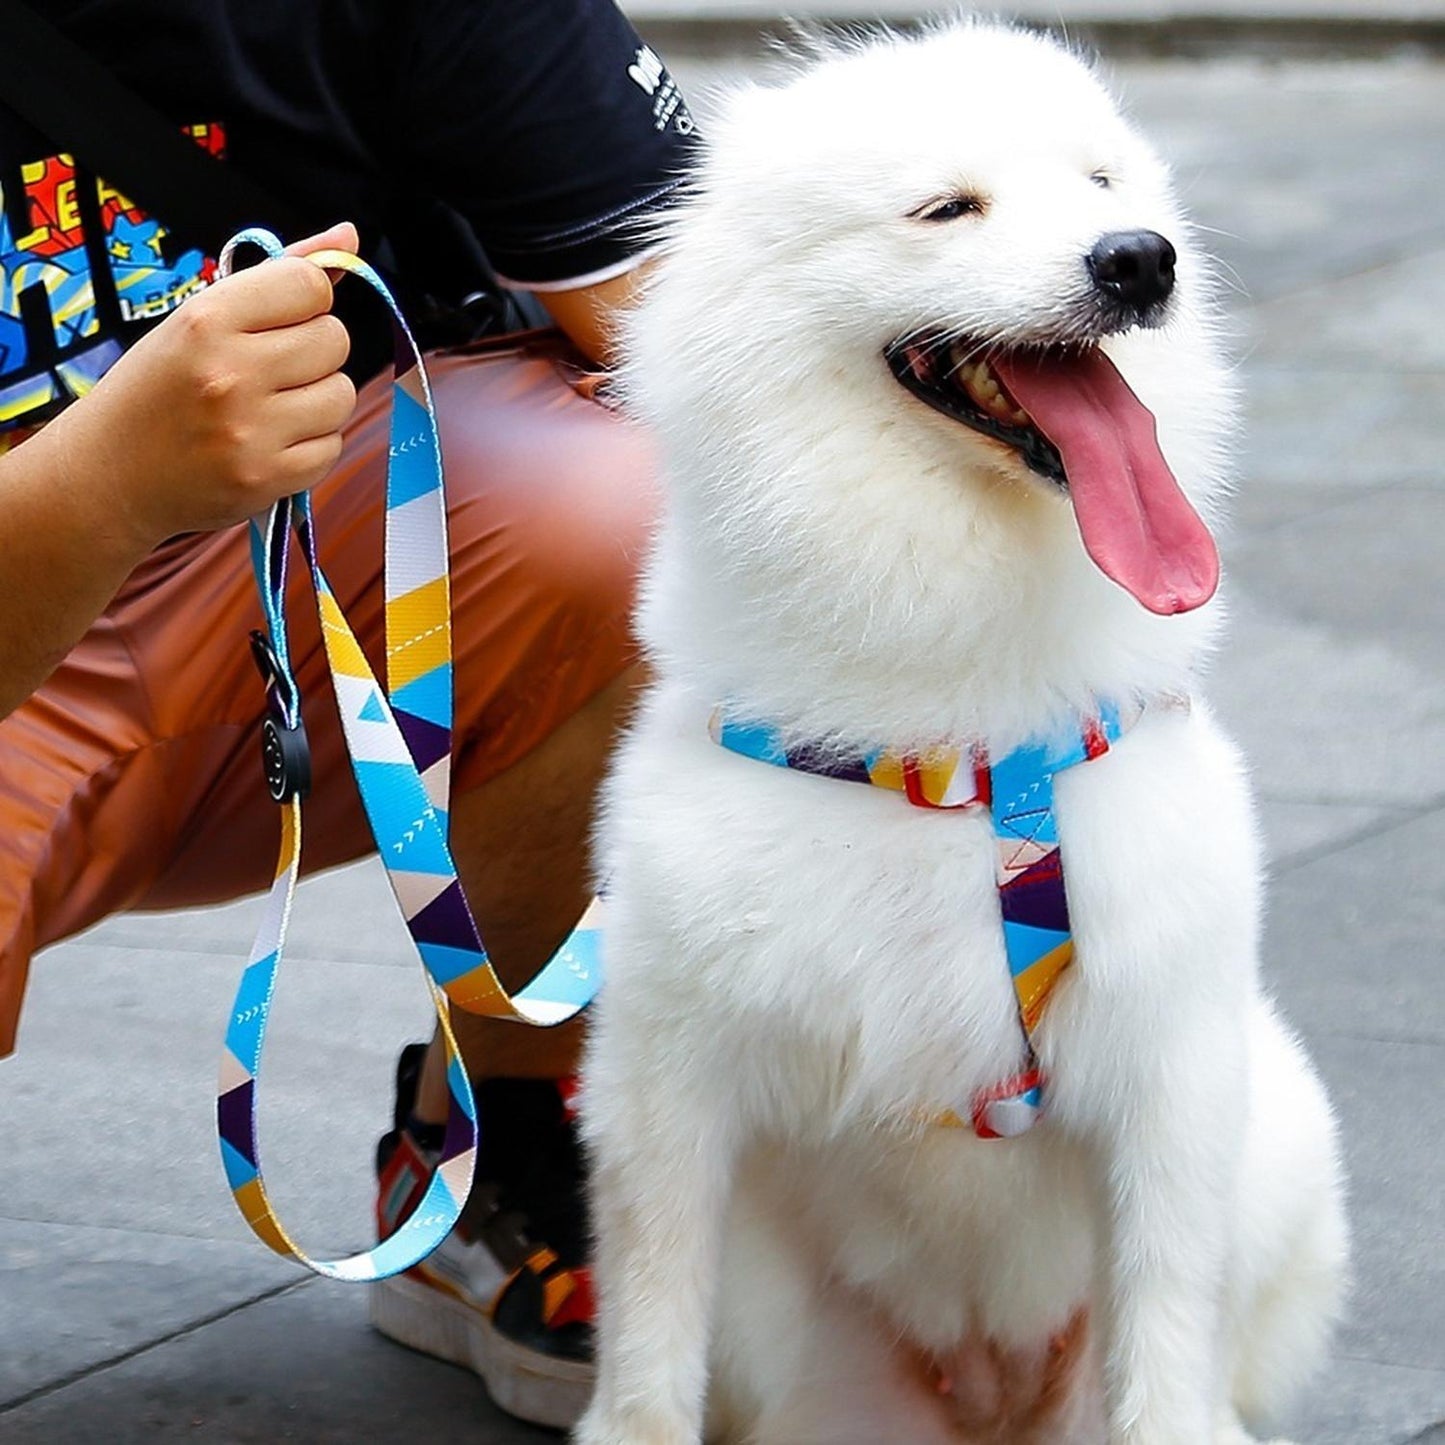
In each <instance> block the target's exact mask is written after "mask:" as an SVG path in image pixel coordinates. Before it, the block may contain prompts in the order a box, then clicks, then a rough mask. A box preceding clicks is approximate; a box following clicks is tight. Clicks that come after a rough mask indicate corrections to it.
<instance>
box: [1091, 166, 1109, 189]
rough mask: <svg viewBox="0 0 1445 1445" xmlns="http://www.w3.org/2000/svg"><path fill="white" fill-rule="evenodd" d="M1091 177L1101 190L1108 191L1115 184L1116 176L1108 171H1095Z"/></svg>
mask: <svg viewBox="0 0 1445 1445" xmlns="http://www.w3.org/2000/svg"><path fill="white" fill-rule="evenodd" d="M1089 179H1090V180H1091V181H1093V183H1094V184H1095V185H1096V186H1098V188H1099V189H1100V190H1101V191H1107V190H1108V189H1109V187H1110V186H1112V185H1113V184H1114V178H1113V177H1112V176H1111V175H1110V174H1109V173H1108V171H1095V172H1094V174H1093V175H1091V176H1090V177H1089Z"/></svg>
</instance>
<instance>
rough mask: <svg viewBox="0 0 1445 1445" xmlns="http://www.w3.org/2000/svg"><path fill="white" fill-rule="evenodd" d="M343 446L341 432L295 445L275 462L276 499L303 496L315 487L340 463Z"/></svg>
mask: <svg viewBox="0 0 1445 1445" xmlns="http://www.w3.org/2000/svg"><path fill="white" fill-rule="evenodd" d="M343 444H344V442H343V438H342V436H341V433H340V432H331V433H330V434H329V435H327V436H320V437H307V438H305V439H304V440H302V441H299V442H293V443H292V444H291V445H290V446H289V447H287V448H286V449H285V450H284V451H283V452H281V454H280V456H279V457H278V458H277V461H276V470H275V481H276V484H277V486H276V490H277V495H278V496H280V495H287V494H290V493H294V492H304V491H307V490H309V489H310V488H311V487H314V486H315V485H316V484H317V483H318V482H319V481H321V480H322V479H323V478H324V477H325V476H326V475H327V473H328V472H330V471H331V469H332V467H334V466H335V465H336V463H337V462H338V461H339V460H340V459H341V449H342V446H343Z"/></svg>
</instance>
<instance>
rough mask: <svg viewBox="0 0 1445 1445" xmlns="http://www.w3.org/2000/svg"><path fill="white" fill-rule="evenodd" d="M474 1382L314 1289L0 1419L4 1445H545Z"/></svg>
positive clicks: (358, 1294)
mask: <svg viewBox="0 0 1445 1445" xmlns="http://www.w3.org/2000/svg"><path fill="white" fill-rule="evenodd" d="M558 1439H559V1437H558V1436H557V1435H555V1434H552V1433H550V1432H547V1431H542V1430H534V1429H529V1428H528V1427H526V1426H524V1425H520V1424H518V1423H516V1422H515V1421H512V1420H510V1419H508V1418H507V1417H506V1416H504V1415H501V1414H499V1413H498V1412H497V1411H495V1410H494V1409H492V1407H491V1406H490V1405H489V1404H488V1402H487V1400H486V1397H485V1395H484V1394H483V1392H482V1389H481V1386H480V1384H479V1383H478V1381H477V1380H476V1378H475V1377H474V1376H472V1375H470V1374H468V1373H466V1372H465V1371H462V1370H458V1369H454V1368H452V1367H451V1366H448V1365H439V1364H437V1363H435V1362H434V1361H431V1360H427V1359H424V1358H423V1357H422V1356H420V1355H414V1354H411V1353H410V1352H408V1351H406V1350H401V1349H398V1348H397V1347H396V1346H395V1345H392V1344H389V1343H388V1342H386V1341H385V1340H383V1339H382V1338H381V1337H380V1336H378V1335H375V1334H373V1333H372V1332H371V1330H370V1329H369V1327H368V1326H367V1324H366V1319H365V1300H364V1297H363V1293H362V1291H360V1290H358V1289H356V1288H354V1287H347V1286H344V1285H332V1284H327V1283H324V1282H319V1281H318V1282H316V1283H308V1284H305V1285H303V1286H302V1287H300V1288H299V1289H297V1290H295V1291H293V1292H291V1293H289V1294H285V1295H282V1296H280V1297H279V1298H276V1299H272V1300H268V1301H265V1302H264V1303H261V1304H258V1305H256V1306H254V1307H252V1308H251V1309H248V1310H245V1311H242V1312H240V1313H238V1314H234V1315H231V1316H230V1317H228V1318H227V1319H225V1320H222V1321H220V1322H219V1323H217V1324H215V1325H212V1326H211V1327H210V1328H208V1329H204V1330H198V1331H195V1332H193V1333H191V1334H187V1335H184V1336H181V1337H180V1338H177V1339H175V1340H172V1341H171V1342H169V1343H167V1344H165V1345H162V1346H160V1347H159V1348H157V1349H155V1350H151V1351H149V1352H147V1353H145V1354H142V1355H139V1356H137V1357H136V1358H134V1359H131V1360H128V1361H126V1362H124V1363H123V1364H120V1365H117V1366H116V1367H114V1368H113V1369H109V1370H105V1371H102V1372H100V1373H98V1374H95V1375H92V1376H90V1377H89V1378H87V1379H84V1380H81V1381H78V1382H77V1383H75V1384H72V1385H69V1386H67V1387H66V1388H63V1389H60V1390H57V1391H56V1392H55V1393H53V1394H51V1395H48V1396H46V1397H45V1398H43V1399H38V1400H35V1401H33V1402H31V1403H30V1404H27V1405H23V1406H21V1407H20V1408H19V1409H18V1410H12V1411H10V1412H8V1413H0V1440H4V1441H5V1445H169V1442H181V1441H185V1442H186V1445H193V1442H198V1441H200V1442H215V1445H278V1442H281V1441H294V1442H299V1445H415V1442H417V1441H420V1440H446V1441H457V1442H469V1445H556V1442H557V1441H558Z"/></svg>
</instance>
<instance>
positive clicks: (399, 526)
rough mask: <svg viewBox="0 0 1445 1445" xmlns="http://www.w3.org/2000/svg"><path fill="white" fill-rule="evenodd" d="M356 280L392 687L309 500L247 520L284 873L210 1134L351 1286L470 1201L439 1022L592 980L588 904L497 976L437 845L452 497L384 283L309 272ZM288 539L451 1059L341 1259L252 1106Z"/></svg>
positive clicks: (282, 684)
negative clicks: (384, 395) (416, 1191)
mask: <svg viewBox="0 0 1445 1445" xmlns="http://www.w3.org/2000/svg"><path fill="white" fill-rule="evenodd" d="M242 246H255V247H259V248H260V249H261V250H262V251H263V252H265V254H266V256H267V257H276V256H280V255H281V254H282V246H281V243H280V241H279V240H277V238H276V237H275V236H273V235H272V234H271V233H270V232H269V231H263V230H247V231H242V232H240V233H239V234H237V235H236V236H233V237H232V238H231V240H230V241H229V242H228V243H227V244H226V247H225V249H224V250H223V252H222V253H221V259H220V266H219V270H220V274H221V275H222V276H225V275H228V274H229V273H230V271H231V269H232V265H233V261H234V258H235V254H236V252H237V250H238V249H239V248H241V247H242ZM306 259H307V260H309V261H311V262H312V263H313V264H315V265H317V266H320V267H322V268H324V269H327V270H339V271H344V272H347V273H349V274H351V275H353V276H358V277H360V278H361V280H362V281H364V282H365V283H366V284H367V285H369V286H371V287H372V288H373V289H374V290H375V291H376V293H377V294H378V295H379V296H380V297H381V298H382V300H383V301H385V303H386V304H387V306H388V308H389V309H390V311H391V319H392V331H393V340H394V345H395V358H396V369H395V377H394V379H393V382H392V388H391V397H392V415H391V436H390V454H389V460H388V464H387V477H386V513H385V583H384V587H385V598H386V674H387V684H386V686H385V687H382V686H381V685H380V684H379V683H378V682H377V680H376V677H375V675H374V674H373V672H372V669H371V666H370V664H369V663H368V662H367V660H366V656H365V654H364V653H363V652H362V650H361V647H360V645H359V644H358V643H357V640H356V637H355V634H354V633H353V632H352V630H351V627H350V625H349V624H348V622H347V620H346V616H345V613H344V612H343V610H342V608H341V605H340V603H339V602H338V601H337V599H336V595H335V593H334V592H333V591H332V590H331V587H330V584H329V583H328V582H327V580H326V574H325V573H324V571H323V570H322V567H321V563H320V560H319V554H318V550H317V539H316V527H315V516H314V513H313V511H312V508H311V504H310V499H309V496H308V495H307V494H306V493H304V492H303V493H300V494H298V495H297V496H295V497H288V498H283V499H282V500H281V501H279V502H277V503H276V504H275V506H273V507H272V508H271V509H270V511H269V512H267V513H266V514H265V515H264V516H262V517H257V518H254V519H252V521H251V524H250V527H251V560H252V564H253V566H254V568H255V573H256V584H257V589H258V591H259V592H260V596H261V609H262V613H263V615H264V620H265V630H264V631H260V632H254V633H252V635H251V646H252V651H253V655H254V657H255V659H256V663H257V666H258V667H259V669H260V671H261V675H262V677H263V679H264V681H265V684H266V717H265V719H264V721H263V723H262V762H263V766H264V770H265V775H266V784H267V788H268V790H269V792H270V794H271V797H272V798H273V799H275V801H276V802H277V803H279V804H280V805H281V846H280V856H279V859H278V862H277V865H276V874H275V879H274V882H273V883H272V885H271V890H270V892H269V894H268V895H267V898H266V904H265V908H264V910H263V915H262V919H261V924H260V927H259V928H258V930H257V934H256V941H255V944H254V945H253V947H252V949H251V954H250V959H249V961H248V963H247V965H246V969H245V971H244V973H243V974H242V976H241V983H240V987H239V988H238V990H237V993H236V1000H235V1004H234V1005H233V1007H232V1011H231V1017H230V1021H229V1024H228V1026H227V1029H226V1040H225V1048H224V1051H223V1053H222V1057H221V1076H220V1089H219V1096H218V1099H217V1105H216V1119H217V1126H218V1131H219V1134H220V1145H221V1158H222V1162H223V1164H224V1167H225V1171H226V1179H227V1181H228V1183H229V1184H230V1186H231V1192H232V1194H233V1196H234V1197H235V1200H236V1204H237V1207H238V1208H239V1209H240V1211H241V1214H242V1216H243V1217H244V1218H245V1220H246V1222H247V1224H249V1225H250V1226H251V1229H252V1230H253V1231H254V1232H255V1233H256V1235H257V1236H258V1237H259V1238H260V1239H261V1240H262V1242H263V1243H265V1244H266V1245H267V1246H269V1247H270V1248H271V1249H273V1250H274V1251H275V1252H276V1253H277V1254H281V1255H285V1256H288V1257H289V1258H291V1259H294V1260H296V1261H297V1262H298V1263H300V1264H302V1265H305V1266H306V1267H307V1268H308V1269H311V1270H314V1271H315V1272H316V1273H317V1274H321V1275H326V1276H327V1277H329V1278H331V1279H341V1280H349V1281H353V1282H357V1283H363V1282H369V1281H373V1280H378V1279H383V1278H385V1277H386V1276H387V1275H391V1274H398V1273H400V1272H401V1271H403V1270H407V1269H410V1268H411V1267H412V1266H413V1265H414V1264H416V1263H418V1262H419V1261H420V1260H422V1259H424V1258H425V1257H426V1256H427V1255H428V1254H429V1253H431V1251H432V1250H433V1249H435V1248H436V1247H437V1245H439V1244H440V1243H441V1242H442V1240H443V1239H445V1238H446V1236H447V1234H448V1233H450V1231H451V1229H452V1227H453V1226H454V1225H455V1224H456V1222H457V1219H458V1217H459V1216H460V1214H461V1210H462V1206H463V1205H464V1204H465V1202H466V1199H467V1195H468V1193H469V1191H470V1189H471V1183H472V1174H473V1171H474V1168H475V1164H476V1153H477V1114H476V1104H475V1101H474V1100H473V1097H472V1089H471V1083H470V1081H469V1080H468V1078H467V1071H466V1069H465V1067H464V1066H463V1064H462V1060H461V1057H460V1054H459V1051H458V1049H457V1042H456V1038H455V1036H454V1035H453V1033H452V1029H451V1024H450V1021H449V1019H448V1013H447V1010H448V1003H451V1004H454V1005H455V1006H456V1007H458V1008H461V1009H464V1010H466V1011H467V1012H468V1013H474V1014H480V1015H483V1016H485V1017H489V1018H502V1019H511V1020H514V1021H517V1022H521V1023H527V1024H534V1025H537V1026H539V1027H544V1028H547V1027H553V1026H555V1025H557V1024H561V1023H565V1022H566V1021H567V1020H568V1019H570V1018H572V1017H574V1016H575V1015H576V1014H577V1013H579V1012H580V1011H581V1010H582V1009H583V1008H585V1007H586V1006H587V1005H588V1004H589V1003H590V1002H591V1001H592V999H593V997H594V996H595V995H596V992H597V989H598V986H599V985H600V982H601V950H600V941H601V933H600V929H599V928H598V927H597V926H596V921H597V914H596V906H595V905H594V907H593V908H592V909H589V911H588V914H587V915H586V916H585V917H584V918H583V919H582V922H581V923H580V924H579V925H578V927H577V928H576V930H574V932H573V933H572V934H571V935H570V936H569V937H568V938H567V939H566V940H565V941H564V943H563V944H562V946H561V947H560V948H559V949H558V950H557V952H556V953H555V954H554V955H553V956H552V958H551V959H550V960H549V961H548V963H547V965H546V967H545V968H543V969H542V971H541V972H540V973H539V974H537V976H536V977H535V978H533V979H532V981H531V982H530V983H528V984H527V985H526V987H525V988H523V989H521V990H520V991H519V992H517V993H516V994H510V993H508V991H507V989H506V988H505V987H504V986H503V984H502V982H501V980H500V979H499V978H498V977H497V975H496V972H495V970H494V969H493V967H492V964H491V961H490V959H489V958H488V956H487V951H486V949H485V947H484V946H483V944H482V940H481V937H480V935H479V934H478V932H477V927H476V923H475V921H474V920H473V918H472V913H471V909H470V908H469V907H468V904H467V900H466V896H465V894H464V893H463V891H462V885H461V880H460V879H459V878H458V877H457V872H456V866H455V864H454V863H453V861H452V856H451V852H450V849H449V848H448V845H447V809H448V805H449V802H450V792H451V741H452V637H451V594H450V581H449V567H448V553H447V529H446V494H445V490H444V482H443V474H442V460H441V442H440V438H439V434H438V430H437V420H436V409H435V407H434V405H433V402H432V395H431V388H430V386H429V384H428V382H427V375H426V369H425V366H424V365H423V363H422V357H421V352H420V350H419V349H418V347H417V344H416V341H415V339H414V338H413V336H412V334H411V331H410V330H409V329H408V327H407V324H406V321H405V319H404V318H403V316H402V314H401V311H400V310H399V308H398V307H397V304H396V301H395V299H394V298H393V297H392V294H391V292H390V291H389V290H388V289H387V286H386V283H385V282H384V281H382V279H381V278H380V277H379V276H378V275H377V274H376V272H375V271H374V270H372V268H371V267H370V266H368V265H367V264H366V262H365V261H362V260H361V259H360V258H359V257H357V256H354V255H352V254H351V253H350V252H346V251H315V252H312V253H311V254H310V255H309V256H307V257H306ZM293 533H294V534H295V536H296V539H297V541H298V543H299V544H300V547H301V551H302V553H303V555H304V557H305V559H306V563H307V565H308V566H309V568H310V570H311V578H312V583H313V585H314V588H315V593H316V604H317V611H318V614H319V616H320V619H321V635H322V640H323V643H324V645H325V649H326V657H327V662H328V664H329V666H330V669H331V674H332V679H333V682H334V684H335V690H336V702H337V707H338V710H339V712H340V714H341V723H342V730H343V733H344V735H345V738H346V747H347V752H348V753H349V755H350V757H351V766H352V771H353V772H354V774H355V776H356V783H357V787H358V789H359V791H360V793H361V800H362V804H363V807H364V809H365V812H366V816H367V821H368V823H369V824H370V827H371V832H372V836H373V838H374V839H375V841H376V846H377V851H378V853H379V854H380V856H381V859H382V862H383V864H384V865H385V867H386V872H387V877H388V878H389V880H390V882H391V886H392V890H393V892H394V893H395V895H396V899H397V903H398V905H399V906H400V908H401V912H402V916H403V918H404V919H405V920H406V925H407V929H408V930H409V932H410V933H411V936H412V939H413V941H414V943H415V945H416V949H417V953H418V955H419V956H420V959H421V962H422V966H423V970H424V973H425V976H426V981H427V987H428V990H429V992H430V994H431V999H432V1004H433V1006H434V1007H435V1009H436V1015H437V1023H438V1027H439V1028H440V1030H441V1034H442V1037H443V1039H444V1040H445V1044H446V1059H447V1069H446V1077H447V1090H448V1094H449V1104H448V1115H447V1125H446V1133H445V1139H444V1142H443V1145H442V1151H441V1157H440V1161H439V1163H438V1164H437V1167H436V1169H435V1172H434V1173H433V1175H432V1177H431V1181H430V1183H429V1184H428V1186H427V1189H426V1192H425V1194H424V1195H423V1197H422V1199H421V1200H420V1202H419V1203H418V1205H417V1207H416V1208H415V1210H413V1212H412V1213H411V1215H410V1216H409V1217H408V1218H407V1219H406V1220H405V1221H403V1222H402V1223H401V1225H400V1226H399V1227H398V1228H397V1230H396V1231H395V1233H393V1234H391V1235H389V1236H388V1237H387V1238H386V1239H384V1240H382V1241H381V1242H380V1243H379V1244H377V1245H376V1246H375V1247H374V1248H372V1249H368V1250H363V1251H362V1252H360V1253H358V1254H353V1255H350V1256H347V1257H345V1258H340V1259H314V1258H312V1257H311V1256H310V1255H308V1254H307V1253H306V1252H305V1251H304V1250H303V1249H302V1248H301V1247H300V1246H299V1245H298V1244H297V1243H296V1242H295V1241H294V1240H293V1239H292V1238H291V1236H290V1234H289V1233H288V1232H287V1230H286V1228H285V1226H284V1225H283V1224H282V1222H281V1220H280V1219H279V1218H278V1217H277V1214H276V1212H275V1210H274V1209H273V1207H272V1205H271V1201H270V1199H269V1198H268V1196H267V1193H266V1186H265V1182H264V1179H263V1177H262V1173H261V1165H260V1151H259V1147H258V1142H257V1127H256V1092H257V1086H258V1083H259V1078H260V1070H261V1054H262V1049H263V1047H264V1044H265V1038H266V1023H267V1018H268V1015H269V1012H270V1007H271V1001H272V998H273V996H274V993H275V988H276V976H277V972H278V970H279V967H280V962H281V955H282V951H283V949H284V947H285V942H286V928H287V924H288V923H289V921H290V916H291V907H292V902H293V899H294V896H295V890H296V882H297V878H298V877H299V874H300V864H301V800H302V798H303V797H304V796H305V794H306V792H307V790H308V788H309V787H310V782H311V778H310V771H311V770H310V753H309V749H308V746H307V742H306V732H305V728H304V727H303V725H302V721H301V695H300V691H299V689H298V687H297V684H296V679H295V675H294V674H293V672H292V668H291V658H290V651H289V647H288V643H287V629H286V598H285V592H286V572H287V563H288V558H289V549H290V539H291V535H292V534H293Z"/></svg>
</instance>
